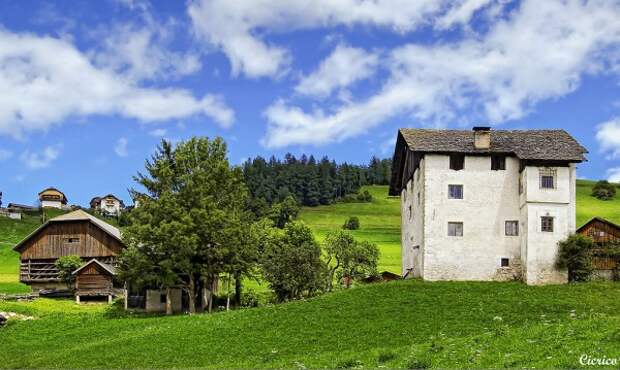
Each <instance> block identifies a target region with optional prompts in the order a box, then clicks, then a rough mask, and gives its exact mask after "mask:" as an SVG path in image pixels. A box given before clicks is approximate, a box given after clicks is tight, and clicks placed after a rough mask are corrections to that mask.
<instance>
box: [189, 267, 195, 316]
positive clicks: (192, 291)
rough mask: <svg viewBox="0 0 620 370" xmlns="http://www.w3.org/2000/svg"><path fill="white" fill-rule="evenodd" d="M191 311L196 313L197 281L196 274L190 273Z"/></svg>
mask: <svg viewBox="0 0 620 370" xmlns="http://www.w3.org/2000/svg"><path fill="white" fill-rule="evenodd" d="M188 303H189V313H190V314H194V313H196V282H195V281H194V274H192V273H190V274H189V302H188Z"/></svg>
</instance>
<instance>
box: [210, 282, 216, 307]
mask: <svg viewBox="0 0 620 370" xmlns="http://www.w3.org/2000/svg"><path fill="white" fill-rule="evenodd" d="M216 284H217V281H216V280H215V277H213V276H211V281H210V285H211V287H210V288H209V313H211V311H212V310H213V296H214V295H215V285H216Z"/></svg>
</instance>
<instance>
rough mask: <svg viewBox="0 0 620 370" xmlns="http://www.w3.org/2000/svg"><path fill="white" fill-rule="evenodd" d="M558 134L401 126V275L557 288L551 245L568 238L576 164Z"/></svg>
mask: <svg viewBox="0 0 620 370" xmlns="http://www.w3.org/2000/svg"><path fill="white" fill-rule="evenodd" d="M585 153H587V150H586V149H585V148H584V147H582V146H581V145H580V144H579V143H578V142H577V141H576V140H575V139H573V137H571V136H570V135H569V134H568V133H567V132H566V131H564V130H526V131H499V130H498V131H491V130H490V128H488V127H474V130H473V131H463V130H425V129H401V130H400V131H399V133H398V138H397V142H396V149H395V152H394V158H393V168H392V179H391V185H390V194H391V195H400V197H401V215H402V216H401V217H402V225H401V230H402V235H401V238H402V247H401V248H402V254H401V255H402V271H403V275H404V276H406V277H421V278H423V279H424V280H513V279H522V280H523V281H525V282H526V283H527V284H543V283H563V282H566V281H567V276H566V273H565V272H564V271H558V270H557V269H556V268H555V260H556V255H557V249H558V248H557V242H558V241H559V240H561V239H563V238H565V237H566V236H567V235H569V234H570V233H573V232H575V191H576V189H575V180H576V173H575V172H576V171H575V169H576V167H575V166H576V163H579V162H582V161H583V160H585V157H584V155H585Z"/></svg>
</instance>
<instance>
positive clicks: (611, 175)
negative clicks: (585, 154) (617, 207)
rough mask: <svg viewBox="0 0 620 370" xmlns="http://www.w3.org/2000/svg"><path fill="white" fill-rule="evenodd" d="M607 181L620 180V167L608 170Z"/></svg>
mask: <svg viewBox="0 0 620 370" xmlns="http://www.w3.org/2000/svg"><path fill="white" fill-rule="evenodd" d="M607 181H609V182H620V167H614V168H610V169H608V170H607Z"/></svg>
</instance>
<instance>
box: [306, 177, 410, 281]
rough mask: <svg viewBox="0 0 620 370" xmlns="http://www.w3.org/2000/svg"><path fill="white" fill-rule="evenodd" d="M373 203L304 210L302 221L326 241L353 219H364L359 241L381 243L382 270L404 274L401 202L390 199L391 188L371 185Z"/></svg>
mask: <svg viewBox="0 0 620 370" xmlns="http://www.w3.org/2000/svg"><path fill="white" fill-rule="evenodd" d="M363 190H368V191H369V192H370V193H371V194H372V198H373V201H372V202H371V203H336V204H332V205H328V206H318V207H304V208H303V209H302V211H301V214H300V217H299V218H300V219H301V220H302V221H304V222H305V223H306V224H308V226H310V227H311V228H312V230H313V231H314V233H315V235H316V237H317V239H318V240H320V241H322V240H323V239H324V238H325V234H327V232H329V231H333V230H338V229H341V228H342V225H343V224H344V222H345V221H346V220H347V219H348V218H349V217H350V216H357V217H358V218H359V219H360V229H359V230H354V231H352V233H353V234H354V235H355V237H356V238H359V239H362V240H368V241H370V242H373V243H377V245H378V246H379V249H380V251H381V259H380V261H379V271H383V270H388V271H392V272H395V273H400V269H401V261H400V199H399V198H398V197H388V195H387V194H388V187H387V186H367V187H364V188H363V189H362V191H363Z"/></svg>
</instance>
